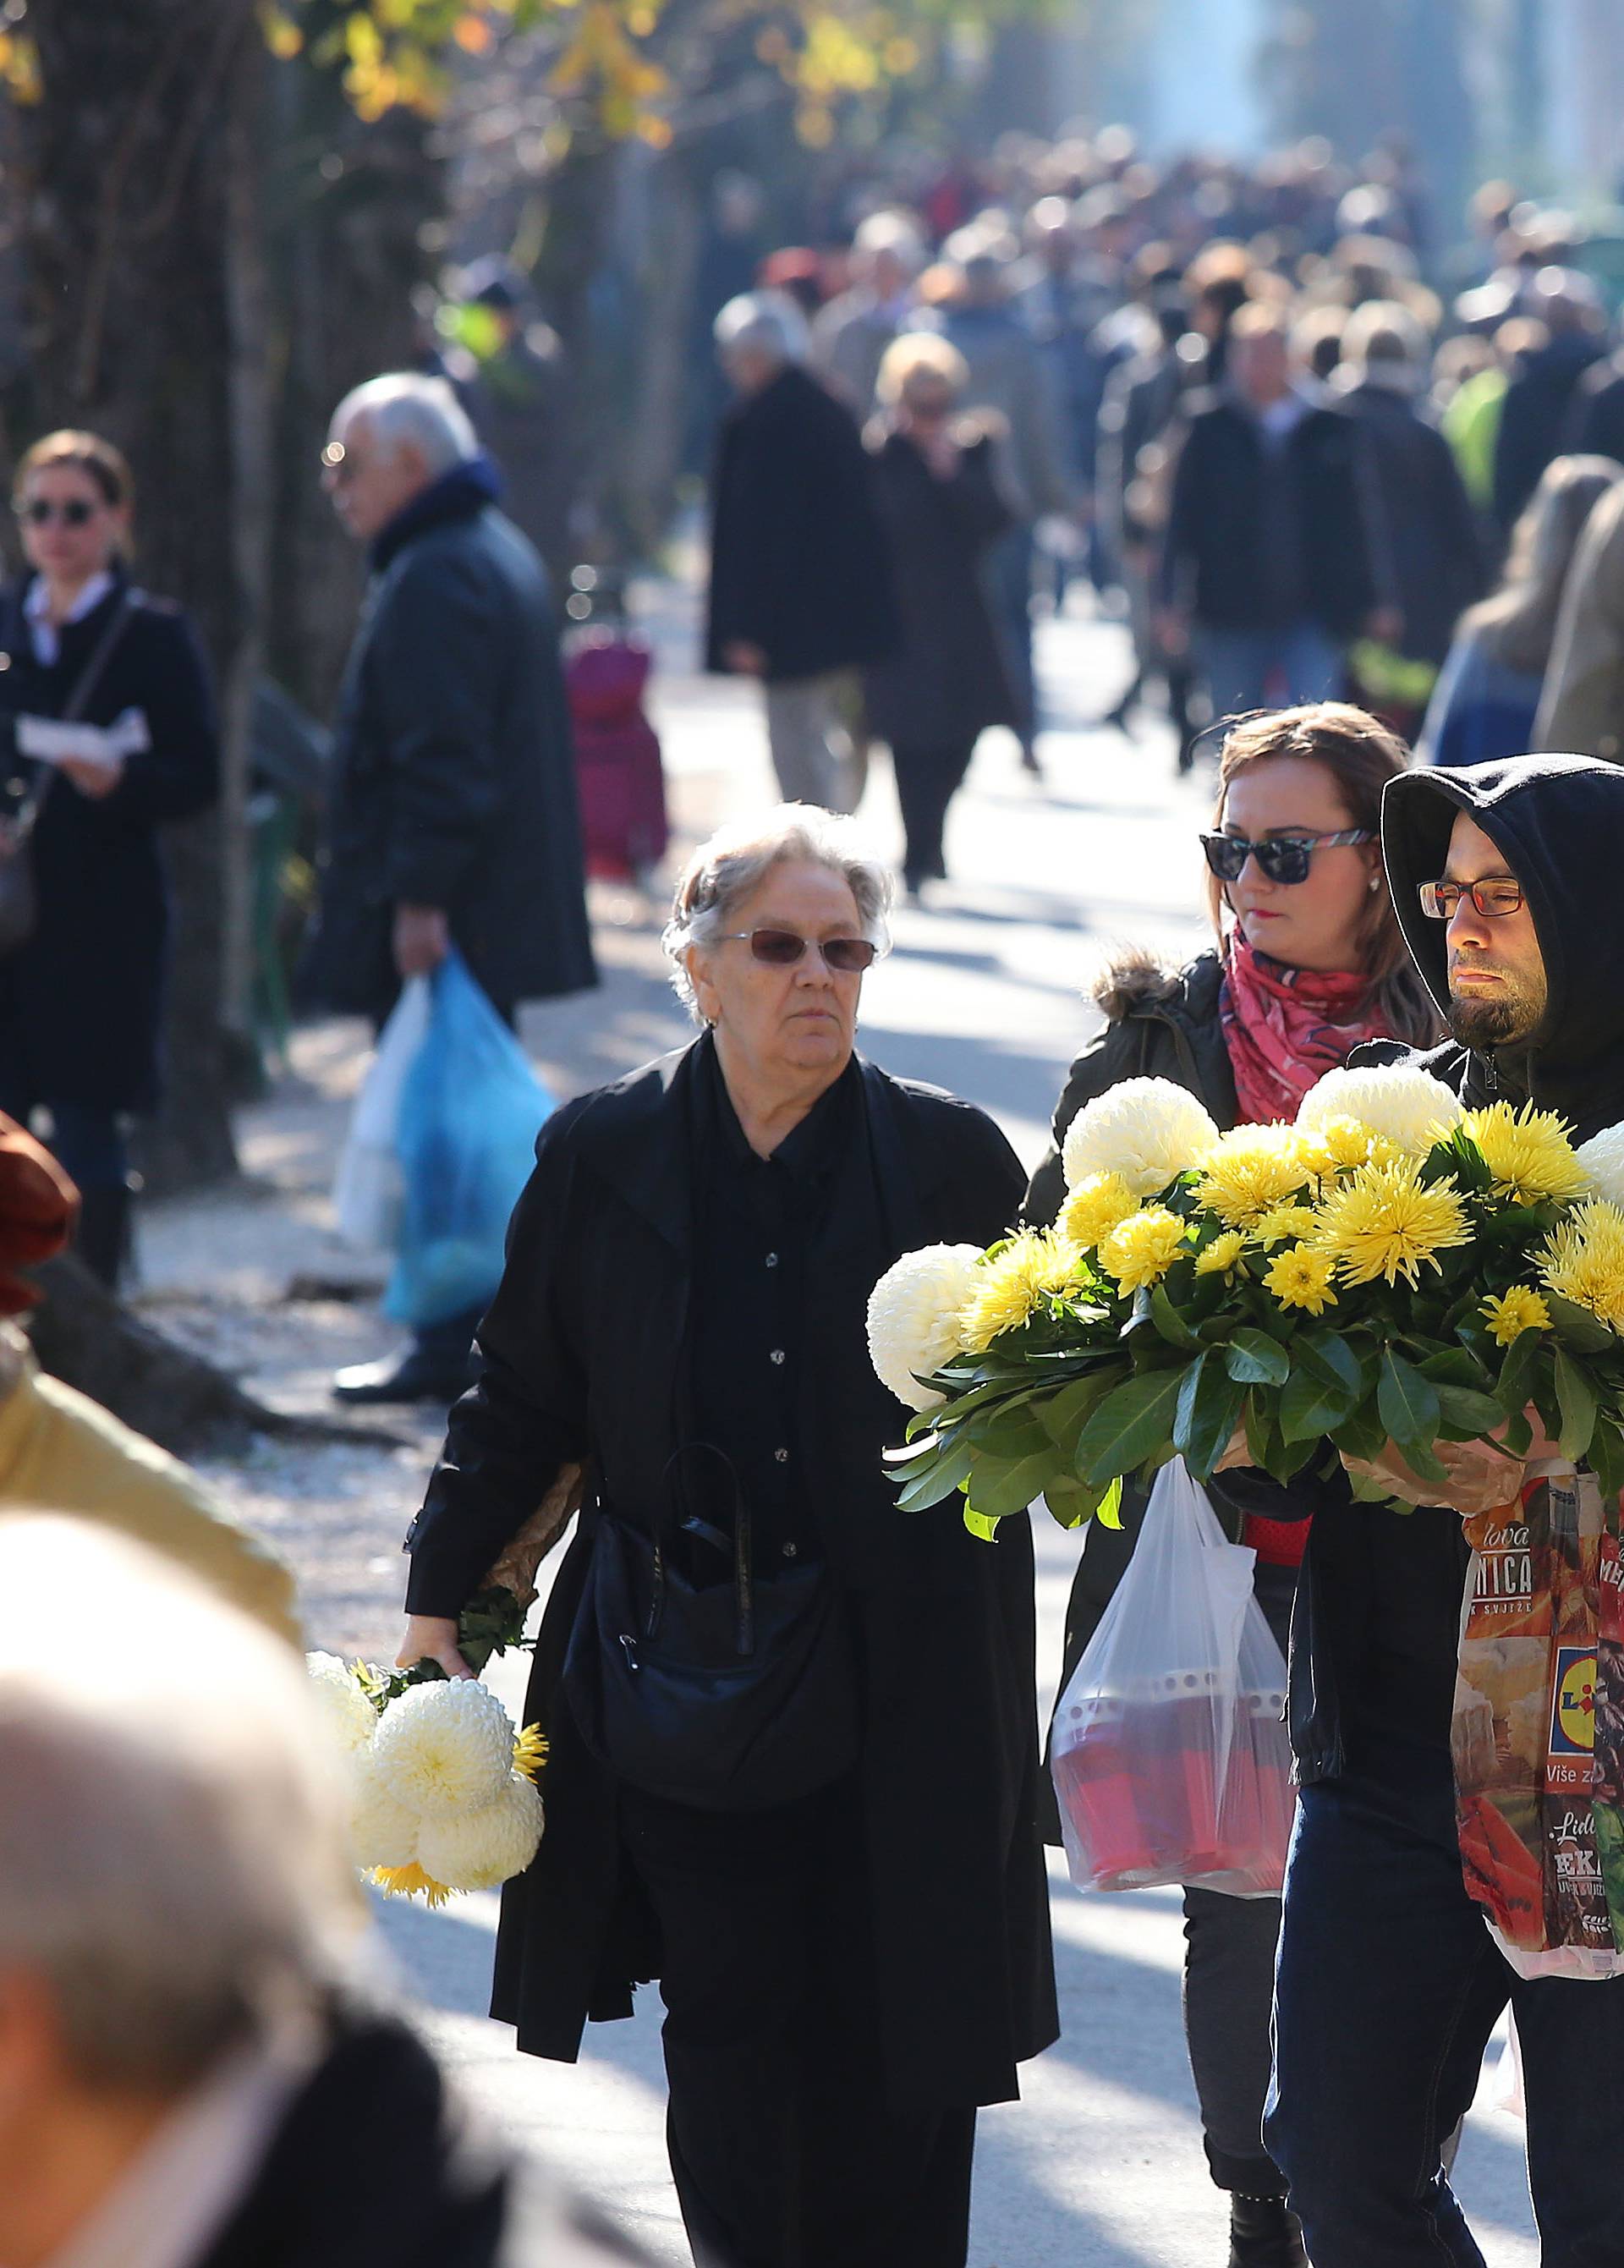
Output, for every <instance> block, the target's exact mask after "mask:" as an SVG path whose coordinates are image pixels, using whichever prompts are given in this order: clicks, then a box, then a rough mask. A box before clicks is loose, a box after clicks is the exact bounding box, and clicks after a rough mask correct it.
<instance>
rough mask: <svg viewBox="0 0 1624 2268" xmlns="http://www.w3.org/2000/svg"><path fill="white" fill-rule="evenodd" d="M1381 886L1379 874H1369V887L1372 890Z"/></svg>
mask: <svg viewBox="0 0 1624 2268" xmlns="http://www.w3.org/2000/svg"><path fill="white" fill-rule="evenodd" d="M1381 886H1382V878H1381V876H1380V875H1379V874H1372V875H1371V877H1370V887H1371V888H1372V889H1373V890H1379V889H1380V887H1381Z"/></svg>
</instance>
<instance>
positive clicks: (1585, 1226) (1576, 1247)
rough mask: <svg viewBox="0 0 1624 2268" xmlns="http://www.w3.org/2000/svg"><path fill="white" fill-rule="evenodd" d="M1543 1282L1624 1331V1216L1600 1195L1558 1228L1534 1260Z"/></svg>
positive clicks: (1564, 1297) (1563, 1297) (1581, 1206)
mask: <svg viewBox="0 0 1624 2268" xmlns="http://www.w3.org/2000/svg"><path fill="white" fill-rule="evenodd" d="M1534 1264H1535V1266H1536V1267H1537V1268H1538V1270H1539V1276H1540V1279H1541V1281H1542V1282H1543V1283H1544V1284H1545V1285H1547V1288H1548V1289H1549V1290H1551V1291H1553V1292H1557V1293H1559V1294H1560V1295H1561V1297H1562V1299H1564V1300H1572V1301H1573V1302H1574V1304H1575V1306H1576V1307H1588V1308H1589V1309H1590V1312H1591V1314H1593V1315H1596V1316H1598V1317H1599V1318H1600V1320H1601V1321H1602V1322H1604V1323H1608V1324H1611V1326H1612V1328H1613V1329H1614V1330H1615V1331H1617V1330H1624V1212H1620V1210H1619V1208H1618V1206H1617V1205H1612V1204H1606V1202H1605V1201H1604V1200H1602V1199H1601V1198H1599V1197H1596V1198H1592V1199H1591V1202H1590V1204H1582V1205H1580V1206H1578V1207H1577V1208H1576V1211H1574V1212H1572V1213H1571V1214H1569V1218H1568V1219H1566V1220H1565V1221H1563V1222H1562V1225H1561V1226H1560V1227H1558V1228H1555V1229H1554V1230H1553V1231H1552V1232H1551V1234H1550V1235H1549V1236H1548V1237H1547V1239H1546V1241H1545V1243H1544V1244H1543V1245H1542V1246H1541V1247H1540V1248H1539V1251H1538V1252H1537V1253H1536V1254H1535V1256H1534Z"/></svg>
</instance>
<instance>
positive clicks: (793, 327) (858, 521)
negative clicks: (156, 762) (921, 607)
mask: <svg viewBox="0 0 1624 2268" xmlns="http://www.w3.org/2000/svg"><path fill="white" fill-rule="evenodd" d="M716 347H717V350H718V352H719V354H720V356H721V358H722V364H723V367H724V370H725V371H726V372H727V374H728V377H729V379H730V380H731V383H732V386H733V387H734V390H735V393H736V395H737V399H736V400H735V401H734V403H733V406H732V408H731V409H730V410H729V412H728V414H727V416H726V418H725V419H724V422H723V426H722V438H721V445H720V447H719V449H718V451H717V455H716V481H715V487H714V492H713V498H712V523H711V538H710V618H709V630H708V635H707V640H706V661H705V666H706V667H707V668H708V669H712V670H716V671H720V672H724V673H731V674H733V675H736V676H740V677H756V678H760V679H761V681H762V684H763V686H764V688H765V689H766V696H767V731H768V740H769V742H770V744H771V748H772V757H773V769H774V770H775V772H776V773H777V775H778V784H779V786H780V788H781V790H782V791H783V799H784V801H785V802H786V803H812V804H820V805H821V806H823V808H824V809H825V810H826V811H840V812H844V811H849V810H850V809H851V808H852V806H853V803H854V801H855V795H854V787H855V778H854V767H853V764H852V759H851V751H850V742H849V734H848V733H847V731H846V728H845V725H844V724H843V722H842V708H843V707H845V708H855V687H854V685H853V682H852V679H851V673H852V672H853V671H855V670H856V669H859V668H861V667H862V666H863V665H864V664H866V663H869V662H875V661H883V660H884V659H885V657H886V655H887V654H889V653H891V652H893V649H894V648H895V646H896V644H897V640H898V628H897V618H896V608H895V602H894V600H893V596H892V590H891V578H890V574H889V571H888V567H887V562H886V556H885V538H884V535H883V534H882V533H881V529H880V525H879V519H878V514H877V512H876V510H875V505H874V499H873V496H872V494H871V489H870V478H869V466H868V460H867V458H866V456H865V455H864V453H863V443H862V440H861V438H859V435H858V432H857V426H856V420H855V419H854V418H853V416H852V415H851V413H850V411H849V409H845V408H843V407H842V405H841V403H840V402H838V401H835V400H834V397H833V395H832V394H827V393H826V392H825V391H824V388H823V387H821V386H819V383H818V381H817V379H815V378H812V377H810V376H809V375H808V374H807V372H805V370H804V369H802V368H801V366H800V365H802V363H803V362H804V361H805V357H806V355H807V352H808V350H809V341H808V337H807V331H806V325H805V320H804V318H803V317H802V314H801V312H800V309H799V308H798V307H797V306H796V305H795V303H794V301H793V300H791V299H789V298H785V297H784V296H783V293H781V292H775V291H754V292H748V293H746V294H745V295H744V296H743V297H742V298H737V299H730V300H729V302H728V304H727V306H725V307H724V308H723V310H722V312H721V313H720V314H719V315H718V316H717V317H716Z"/></svg>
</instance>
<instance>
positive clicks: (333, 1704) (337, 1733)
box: [305, 1653, 378, 1756]
mask: <svg viewBox="0 0 1624 2268" xmlns="http://www.w3.org/2000/svg"><path fill="white" fill-rule="evenodd" d="M305 1668H306V1669H307V1670H308V1671H309V1672H310V1682H311V1683H312V1686H313V1687H314V1688H315V1693H316V1705H317V1707H318V1708H319V1709H320V1712H321V1716H322V1719H323V1721H324V1722H325V1723H326V1725H327V1729H328V1730H329V1731H330V1732H331V1734H332V1735H333V1738H334V1740H335V1741H336V1742H338V1745H339V1747H340V1748H341V1749H342V1750H343V1752H344V1754H345V1755H346V1756H354V1755H355V1754H356V1751H357V1750H358V1749H364V1748H365V1746H366V1744H367V1742H369V1741H370V1740H371V1737H372V1735H373V1734H374V1733H375V1732H376V1731H377V1730H378V1712H377V1710H376V1709H374V1708H373V1706H372V1705H371V1702H370V1701H369V1700H368V1699H367V1697H366V1696H365V1694H364V1693H363V1691H362V1690H361V1688H360V1687H359V1686H358V1685H357V1684H356V1680H355V1673H354V1671H353V1670H350V1669H349V1668H346V1667H345V1665H344V1663H342V1661H340V1660H339V1658H338V1656H337V1655H336V1654H335V1653H307V1654H306V1655H305Z"/></svg>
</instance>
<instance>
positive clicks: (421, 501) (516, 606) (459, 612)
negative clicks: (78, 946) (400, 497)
mask: <svg viewBox="0 0 1624 2268" xmlns="http://www.w3.org/2000/svg"><path fill="white" fill-rule="evenodd" d="M493 493H494V483H493V482H492V481H491V479H490V476H489V473H488V472H487V471H486V470H485V468H483V467H482V465H481V464H479V463H475V464H472V465H467V466H463V467H460V468H458V469H457V470H456V471H454V472H452V473H451V474H448V475H446V476H445V478H444V479H443V480H441V481H439V482H436V483H435V485H434V486H433V487H432V488H430V489H429V490H426V491H425V492H424V493H423V495H422V496H420V497H418V498H417V499H416V501H415V503H414V504H410V505H408V507H407V510H406V512H404V513H402V514H401V515H400V518H399V519H397V520H396V521H395V522H393V525H392V526H391V527H389V528H386V530H385V532H384V534H383V535H382V537H380V538H379V540H378V544H377V545H375V547H374V552H373V563H374V567H375V570H376V573H375V576H374V579H373V583H372V586H371V592H370V593H369V594H368V599H367V604H366V610H365V612H364V615H363V617H362V622H361V628H360V630H359V632H358V633H357V635H356V642H355V645H354V647H353V648H352V649H351V652H350V657H349V667H348V669H347V672H346V674H345V679H344V687H343V691H342V696H341V698H340V704H339V716H338V723H337V728H336V733H335V736H334V764H333V783H332V791H331V802H330V807H329V811H328V819H327V848H326V852H325V856H324V859H323V865H322V874H321V905H320V915H319V917H318V921H317V925H316V932H315V935H314V937H313V938H312V943H311V947H310V951H309V954H307V956H306V961H305V970H304V977H303V983H304V988H305V990H306V992H307V993H308V995H309V996H310V997H311V998H312V999H313V1000H314V1001H316V1002H317V1003H319V1004H320V1005H323V1006H326V1007H328V1008H332V1009H335V1010H337V1011H339V1012H340V1013H349V1014H353V1015H365V1016H372V1017H374V1018H376V1017H378V1016H380V1015H383V1014H385V1013H387V1011H388V1009H389V1007H390V1005H391V1004H392V1002H393V999H394V997H395V994H396V992H397V990H399V979H398V977H397V976H396V974H395V969H394V961H393V950H392V946H391V931H392V927H393V914H394V909H395V907H396V906H397V905H399V904H407V905H419V906H437V907H440V908H442V909H445V911H446V912H447V913H449V915H450V917H451V928H452V937H453V938H454V939H456V941H457V944H458V945H459V946H460V948H461V950H462V954H463V956H464V958H465V959H466V960H467V963H468V965H469V967H470V968H472V970H473V972H474V976H476V977H477V978H478V979H479V982H480V983H481V985H483V987H484V989H485V990H486V991H487V992H488V993H489V995H490V997H491V998H492V999H493V1000H495V1001H496V1003H497V1004H498V1005H500V1006H502V1007H503V1008H508V1007H511V1006H512V1005H514V1004H516V1003H517V1002H518V1001H521V1000H536V999H543V998H549V997H551V996H552V995H554V994H555V993H561V992H578V991H581V990H584V988H585V987H586V986H588V985H590V984H594V983H596V982H597V973H596V971H595V969H594V968H593V965H592V940H591V935H590V932H589V930H588V926H587V918H586V899H585V880H584V873H585V869H584V860H583V854H582V850H581V824H580V814H579V811H578V808H577V799H576V777H575V756H574V745H573V741H572V739H571V734H570V711H569V709H568V706H567V704H566V703H565V700H564V688H563V679H562V674H561V672H560V668H559V660H558V640H557V634H556V632H555V629H554V627H553V621H552V612H551V607H550V602H549V600H548V595H547V578H546V576H545V574H544V572H543V571H542V567H541V563H540V560H539V559H538V557H537V556H536V554H535V551H534V549H533V548H532V546H531V545H530V544H529V543H528V542H526V541H525V538H524V537H523V536H522V535H521V534H519V532H518V529H517V528H516V527H513V525H512V524H511V521H509V520H507V519H503V516H502V514H501V513H500V512H496V511H495V510H494V509H493V508H492V506H491V504H490V502H489V499H490V497H491V496H492V494H493Z"/></svg>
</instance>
